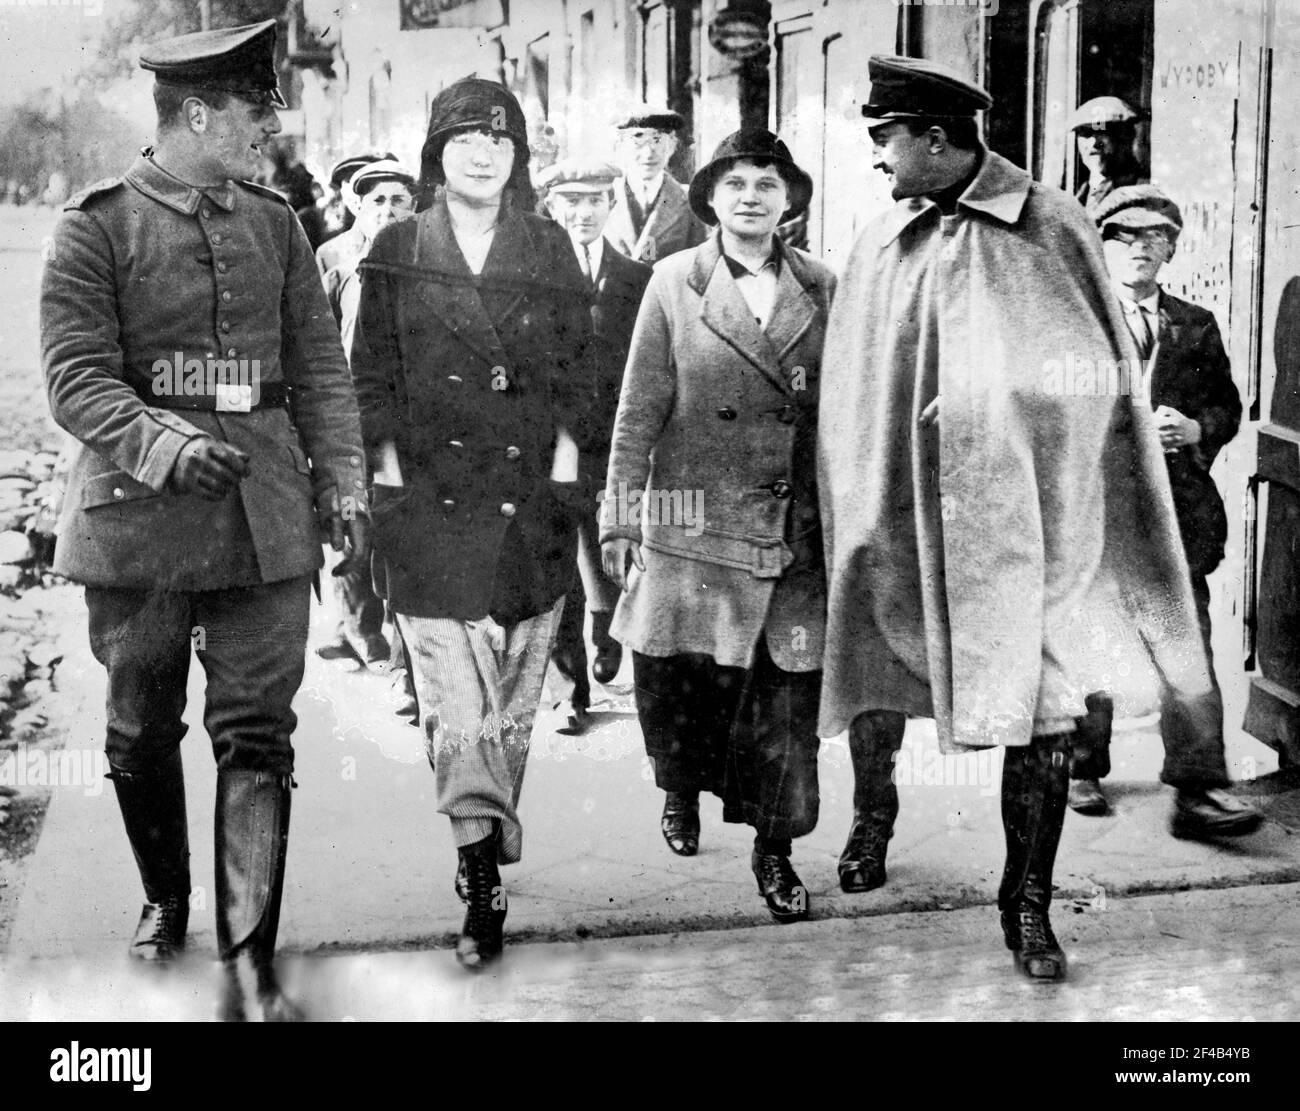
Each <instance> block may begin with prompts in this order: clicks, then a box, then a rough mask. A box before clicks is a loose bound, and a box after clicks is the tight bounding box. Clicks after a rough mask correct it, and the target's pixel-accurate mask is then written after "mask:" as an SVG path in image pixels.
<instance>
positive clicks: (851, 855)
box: [839, 818, 890, 893]
mask: <svg viewBox="0 0 1300 1111" xmlns="http://www.w3.org/2000/svg"><path fill="white" fill-rule="evenodd" d="M889 835H890V831H889V830H887V829H884V830H882V829H880V828H879V827H878V826H877V824H876V823H874V822H872V821H871V820H870V819H869V818H857V819H855V820H854V822H853V828H852V829H850V830H849V839H848V841H847V842H845V845H844V851H843V852H842V853H841V854H840V863H839V873H840V890H842V891H847V892H849V893H855V892H862V891H874V890H875V889H876V888H877V887H881V886H883V885H884V882H885V880H886V878H887V877H886V875H885V850H886V849H888V847H889Z"/></svg>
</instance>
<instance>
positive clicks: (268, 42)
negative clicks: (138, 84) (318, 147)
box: [140, 19, 288, 108]
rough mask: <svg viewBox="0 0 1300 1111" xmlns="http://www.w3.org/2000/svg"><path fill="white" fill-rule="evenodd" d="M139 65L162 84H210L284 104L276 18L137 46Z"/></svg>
mask: <svg viewBox="0 0 1300 1111" xmlns="http://www.w3.org/2000/svg"><path fill="white" fill-rule="evenodd" d="M140 66H141V68H143V69H147V70H149V72H151V73H152V74H153V75H154V80H155V81H157V82H158V83H159V84H161V85H179V86H185V87H192V88H196V89H213V90H217V91H220V92H227V93H233V94H234V95H235V96H238V97H241V98H242V99H244V100H251V101H253V102H254V103H256V104H269V105H271V106H273V107H275V108H286V107H288V105H286V104H285V101H284V97H283V96H282V95H281V94H280V84H279V82H278V81H277V80H276V76H275V20H274V19H267V20H264V21H263V22H261V23H248V24H245V25H244V26H242V27H224V28H222V29H221V30H219V31H195V32H194V33H193V34H190V35H179V36H177V37H176V38H174V39H164V40H163V41H162V42H155V43H151V44H150V45H148V46H146V47H145V48H144V49H143V50H141V51H140Z"/></svg>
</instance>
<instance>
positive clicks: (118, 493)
mask: <svg viewBox="0 0 1300 1111" xmlns="http://www.w3.org/2000/svg"><path fill="white" fill-rule="evenodd" d="M113 497H115V498H124V497H126V493H125V492H124V491H123V490H122V487H120V486H114V487H113Z"/></svg>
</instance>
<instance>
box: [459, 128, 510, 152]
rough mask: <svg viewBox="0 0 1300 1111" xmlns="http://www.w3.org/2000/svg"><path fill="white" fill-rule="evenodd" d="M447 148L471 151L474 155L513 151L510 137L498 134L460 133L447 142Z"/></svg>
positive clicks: (483, 132) (480, 132) (484, 132)
mask: <svg viewBox="0 0 1300 1111" xmlns="http://www.w3.org/2000/svg"><path fill="white" fill-rule="evenodd" d="M447 146H449V147H454V148H455V149H456V150H459V151H465V152H469V151H473V152H474V153H476V154H477V153H478V152H480V151H486V152H488V153H489V154H501V153H503V152H504V151H507V150H514V146H515V145H514V143H513V142H512V141H511V139H510V136H508V135H502V134H501V133H499V132H489V131H461V132H459V133H458V134H456V135H453V136H452V137H451V138H450V139H448V140H447Z"/></svg>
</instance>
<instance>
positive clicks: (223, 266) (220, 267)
mask: <svg viewBox="0 0 1300 1111" xmlns="http://www.w3.org/2000/svg"><path fill="white" fill-rule="evenodd" d="M217 269H218V270H219V271H220V272H221V273H222V274H224V273H225V272H226V271H227V270H229V269H230V267H229V266H228V265H227V264H226V263H224V262H219V263H217Z"/></svg>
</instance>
